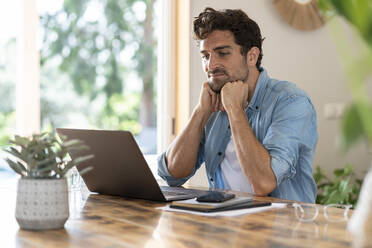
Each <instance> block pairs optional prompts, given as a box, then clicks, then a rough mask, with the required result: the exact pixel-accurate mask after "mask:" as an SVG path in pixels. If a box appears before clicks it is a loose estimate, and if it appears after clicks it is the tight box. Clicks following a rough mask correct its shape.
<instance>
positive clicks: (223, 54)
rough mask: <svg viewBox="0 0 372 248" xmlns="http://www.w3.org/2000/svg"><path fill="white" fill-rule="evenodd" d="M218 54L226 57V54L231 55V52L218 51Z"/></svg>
mask: <svg viewBox="0 0 372 248" xmlns="http://www.w3.org/2000/svg"><path fill="white" fill-rule="evenodd" d="M218 54H219V55H220V57H224V56H226V55H229V54H230V53H226V52H220V53H218Z"/></svg>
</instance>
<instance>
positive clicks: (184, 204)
mask: <svg viewBox="0 0 372 248" xmlns="http://www.w3.org/2000/svg"><path fill="white" fill-rule="evenodd" d="M270 205H271V203H270V202H260V201H254V200H253V198H251V197H237V198H233V199H231V200H228V201H225V202H222V203H209V202H208V203H205V202H198V201H196V200H195V199H190V200H185V201H175V202H172V204H171V205H170V207H171V208H176V209H184V210H192V211H198V212H218V211H227V210H235V209H244V208H252V207H264V206H270Z"/></svg>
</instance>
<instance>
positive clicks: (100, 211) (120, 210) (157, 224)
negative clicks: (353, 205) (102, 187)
mask: <svg viewBox="0 0 372 248" xmlns="http://www.w3.org/2000/svg"><path fill="white" fill-rule="evenodd" d="M0 193H1V195H2V201H1V203H2V207H1V210H2V211H1V212H0V218H1V224H0V240H1V247H107V248H109V247H110V248H112V247H146V248H152V247H154V248H156V247H172V248H173V247H211V248H212V247H213V248H216V247H229V248H230V247H352V246H355V244H356V243H357V241H358V240H356V239H353V237H352V236H351V234H349V233H348V231H347V230H346V222H341V223H332V222H329V221H328V220H327V219H326V218H325V217H324V216H323V211H322V209H323V208H322V206H320V209H321V211H319V216H318V218H317V219H316V220H315V221H314V222H301V221H299V220H298V219H297V218H296V216H295V214H294V208H293V207H291V206H290V205H289V206H288V207H287V208H284V209H275V210H269V211H265V212H260V213H255V214H247V215H241V216H237V217H209V216H197V215H192V214H187V213H176V212H166V211H162V210H159V209H157V207H161V206H165V205H166V203H159V202H150V201H144V200H135V199H126V198H122V197H115V196H107V195H97V194H88V193H81V192H80V191H73V192H70V218H69V220H68V221H67V222H66V224H65V228H64V229H60V230H49V231H25V230H21V229H19V227H18V224H17V222H16V220H15V217H14V210H15V198H16V192H15V189H0ZM241 195H244V194H241ZM256 199H257V200H264V201H271V202H281V200H279V199H276V198H270V197H257V198H256ZM334 211H335V212H334V214H337V213H336V212H337V211H341V210H338V209H336V210H334ZM369 235H370V236H372V235H371V234H369ZM366 246H367V247H372V245H371V244H370V243H369V245H368V244H367V245H366Z"/></svg>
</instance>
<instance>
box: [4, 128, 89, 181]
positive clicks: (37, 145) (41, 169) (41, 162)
mask: <svg viewBox="0 0 372 248" xmlns="http://www.w3.org/2000/svg"><path fill="white" fill-rule="evenodd" d="M63 139H64V138H63ZM9 143H10V144H12V145H13V146H10V147H8V148H6V149H4V151H5V152H7V153H10V154H11V155H13V156H14V157H16V158H17V161H13V160H11V159H9V158H6V161H7V163H8V164H9V166H10V167H11V168H12V169H13V170H14V171H15V172H17V173H18V174H20V175H21V176H22V178H33V179H39V178H43V179H45V178H50V179H52V178H53V179H54V178H55V179H58V178H63V177H64V176H65V174H66V173H67V172H68V170H70V169H71V168H72V167H74V166H76V165H78V164H80V163H81V162H84V161H86V160H88V159H90V158H92V157H93V155H86V156H82V157H78V158H74V159H70V158H69V156H68V153H69V152H76V151H81V150H84V149H87V148H88V147H87V146H85V145H84V144H83V143H82V142H81V141H79V140H69V141H66V142H63V143H62V142H61V141H60V140H59V139H58V137H57V136H56V135H54V134H51V133H43V134H34V135H33V136H32V137H21V136H18V135H16V136H15V137H14V140H9ZM89 170H91V167H87V168H85V169H84V170H82V171H81V173H85V172H87V171H89Z"/></svg>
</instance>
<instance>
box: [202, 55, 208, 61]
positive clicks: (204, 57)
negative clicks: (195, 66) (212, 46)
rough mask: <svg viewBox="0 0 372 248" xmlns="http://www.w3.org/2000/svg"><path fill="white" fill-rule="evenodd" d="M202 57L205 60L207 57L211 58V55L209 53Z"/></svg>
mask: <svg viewBox="0 0 372 248" xmlns="http://www.w3.org/2000/svg"><path fill="white" fill-rule="evenodd" d="M201 58H202V59H203V60H207V59H208V58H209V55H208V54H206V55H203V56H202V57H201Z"/></svg>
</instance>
